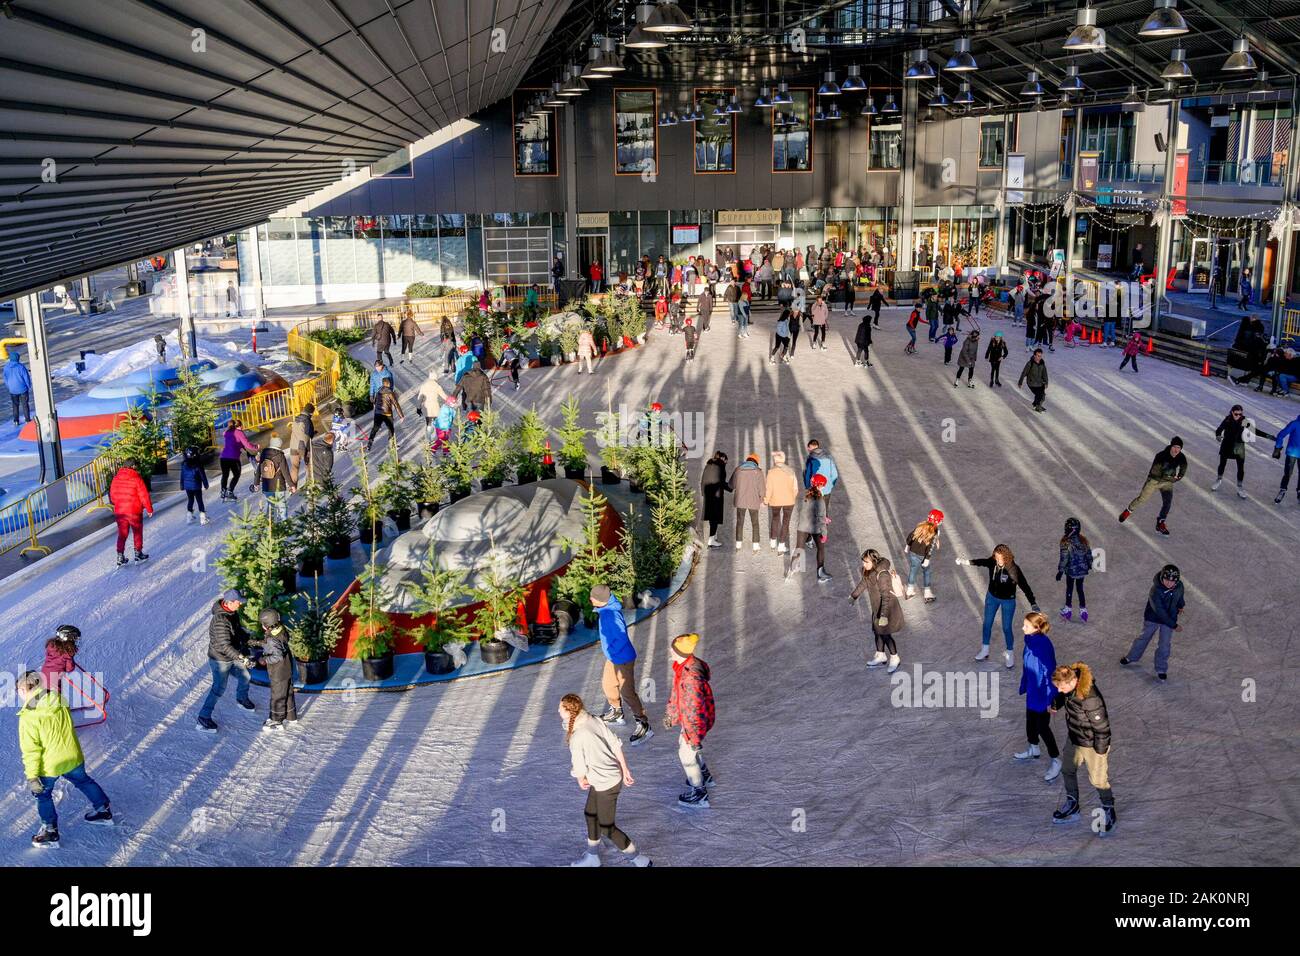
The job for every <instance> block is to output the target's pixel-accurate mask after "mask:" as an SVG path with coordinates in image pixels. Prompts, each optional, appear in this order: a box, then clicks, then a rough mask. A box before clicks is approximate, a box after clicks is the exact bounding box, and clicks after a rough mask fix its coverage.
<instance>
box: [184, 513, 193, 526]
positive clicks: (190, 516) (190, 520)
mask: <svg viewBox="0 0 1300 956" xmlns="http://www.w3.org/2000/svg"><path fill="white" fill-rule="evenodd" d="M185 523H186V524H194V512H193V511H187V512H185Z"/></svg>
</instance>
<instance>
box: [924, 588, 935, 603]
mask: <svg viewBox="0 0 1300 956" xmlns="http://www.w3.org/2000/svg"><path fill="white" fill-rule="evenodd" d="M922 596H923V597H924V598H925V603H926V604H933V603H934V602H935V600H936V598H935V596H934V592H933V591H931V590H930V589H929V588H926V589H925V591H924V593H923V595H922Z"/></svg>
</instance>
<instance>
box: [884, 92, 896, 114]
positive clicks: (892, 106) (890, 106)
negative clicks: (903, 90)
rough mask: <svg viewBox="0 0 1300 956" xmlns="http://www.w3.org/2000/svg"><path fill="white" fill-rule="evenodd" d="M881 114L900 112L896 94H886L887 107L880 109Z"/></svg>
mask: <svg viewBox="0 0 1300 956" xmlns="http://www.w3.org/2000/svg"><path fill="white" fill-rule="evenodd" d="M880 112H882V113H897V112H898V104H897V103H895V102H894V94H893V93H887V94H885V105H884V106H882V107H880Z"/></svg>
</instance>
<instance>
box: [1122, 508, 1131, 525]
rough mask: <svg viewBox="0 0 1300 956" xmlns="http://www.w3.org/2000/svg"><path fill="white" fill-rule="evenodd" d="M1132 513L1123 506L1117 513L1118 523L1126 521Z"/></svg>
mask: <svg viewBox="0 0 1300 956" xmlns="http://www.w3.org/2000/svg"><path fill="white" fill-rule="evenodd" d="M1132 514H1133V512H1131V511H1129V510H1128V509H1127V508H1125V509H1124V510H1123V511H1121V512H1120V513H1119V523H1120V524H1123V523H1124V522H1125V521H1127V520H1128V519H1129V517H1130V516H1132Z"/></svg>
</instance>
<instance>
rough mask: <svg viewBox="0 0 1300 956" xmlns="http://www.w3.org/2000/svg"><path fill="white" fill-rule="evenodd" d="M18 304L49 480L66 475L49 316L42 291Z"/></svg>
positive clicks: (40, 448) (20, 299) (39, 442)
mask: <svg viewBox="0 0 1300 956" xmlns="http://www.w3.org/2000/svg"><path fill="white" fill-rule="evenodd" d="M14 304H15V305H16V306H17V308H18V317H19V318H20V319H22V322H23V327H24V329H25V330H26V336H27V359H28V364H29V371H30V372H31V376H32V405H33V409H32V411H33V413H34V416H35V419H36V439H37V449H38V451H39V454H40V459H41V480H42V482H49V481H53V480H54V479H56V478H62V477H63V444H62V442H61V441H60V439H59V416H58V412H57V411H55V408H54V385H53V383H52V382H51V381H50V356H49V353H48V352H47V351H46V345H45V316H44V315H43V314H42V312H41V297H40V293H37V292H32V293H29V294H27V295H22V296H19V297H18V298H17V299H16V300H15V302H14Z"/></svg>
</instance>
